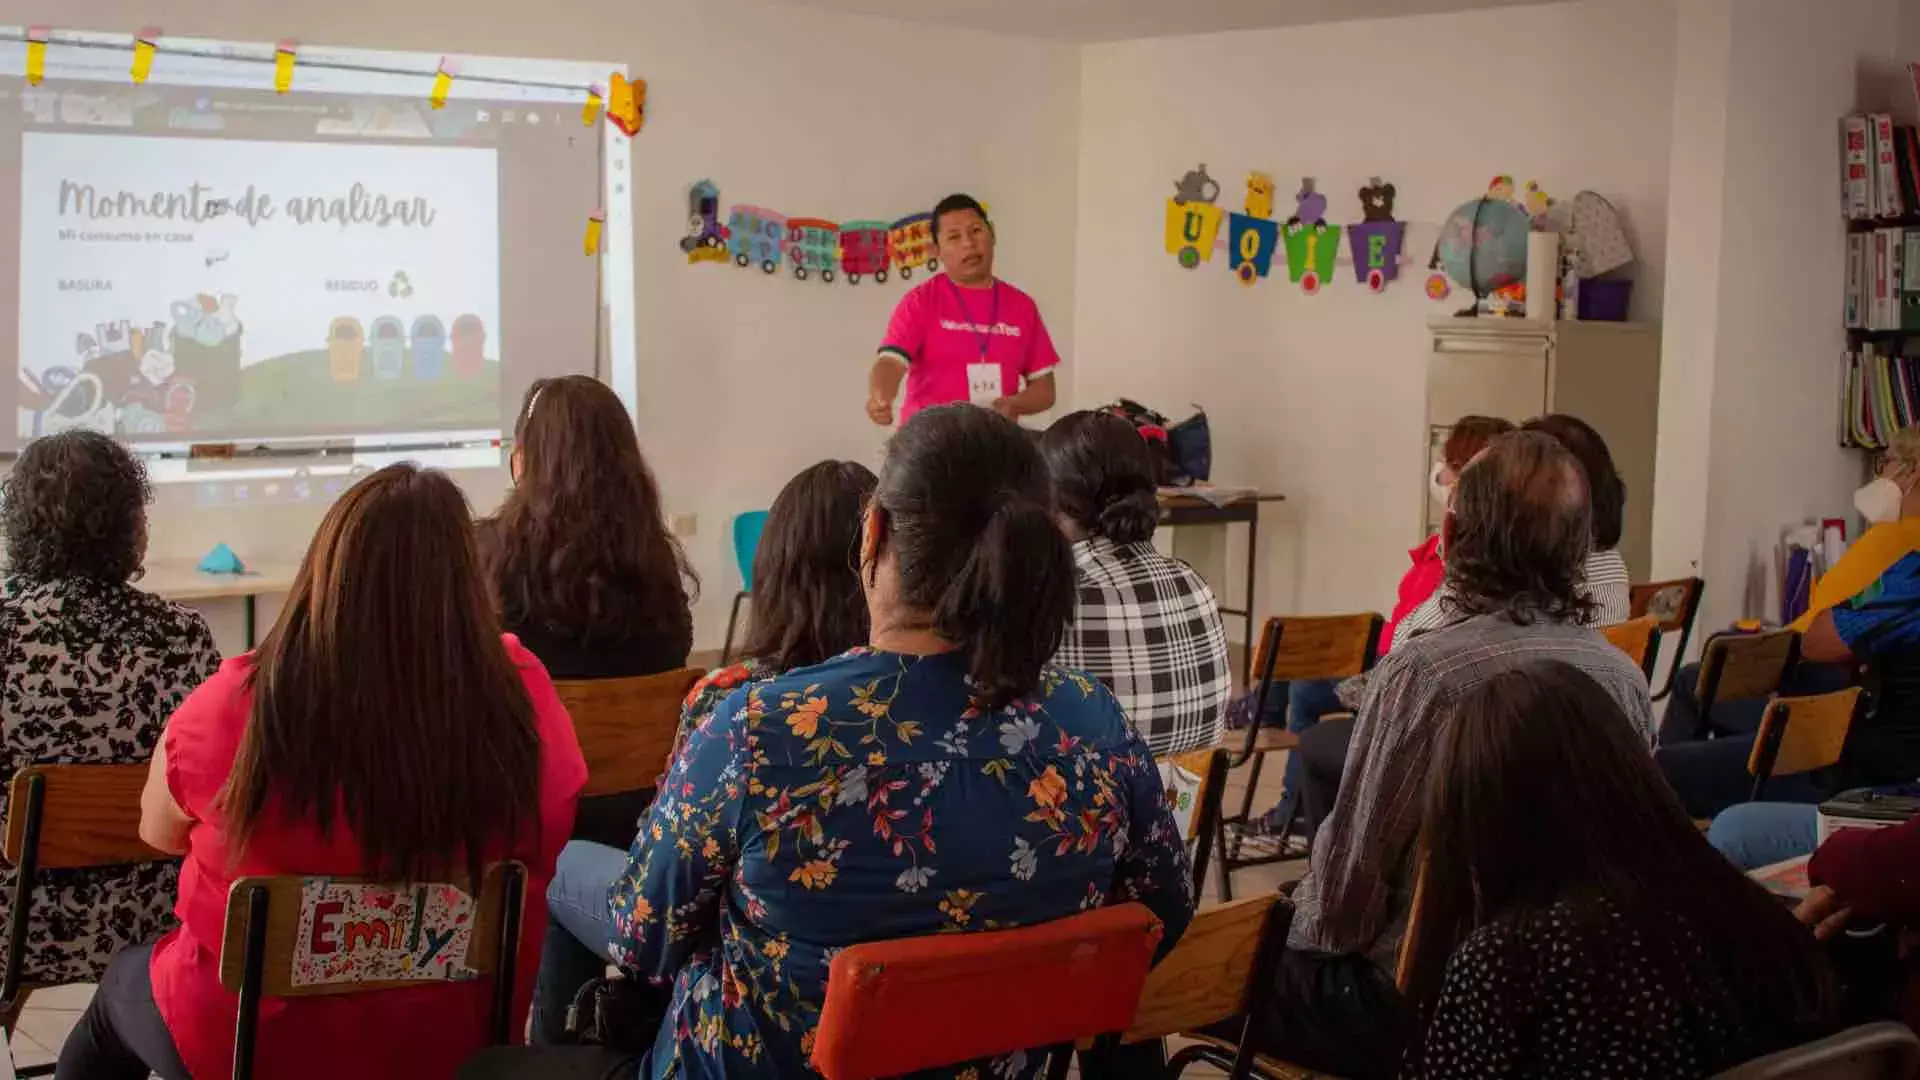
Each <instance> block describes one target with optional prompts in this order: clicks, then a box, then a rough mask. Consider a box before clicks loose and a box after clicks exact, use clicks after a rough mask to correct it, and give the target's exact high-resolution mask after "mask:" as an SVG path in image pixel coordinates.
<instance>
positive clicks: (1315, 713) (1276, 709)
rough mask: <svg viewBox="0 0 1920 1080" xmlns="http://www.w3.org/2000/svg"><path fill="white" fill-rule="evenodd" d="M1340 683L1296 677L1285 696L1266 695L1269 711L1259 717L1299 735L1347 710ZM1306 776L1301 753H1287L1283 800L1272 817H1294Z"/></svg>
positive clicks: (1264, 724)
mask: <svg viewBox="0 0 1920 1080" xmlns="http://www.w3.org/2000/svg"><path fill="white" fill-rule="evenodd" d="M1338 685H1340V680H1339V679H1296V680H1294V681H1293V682H1291V683H1288V684H1287V693H1286V696H1285V698H1284V699H1282V697H1281V696H1280V695H1279V694H1272V695H1270V696H1269V697H1268V698H1267V708H1266V711H1265V712H1264V713H1262V714H1261V716H1260V724H1261V726H1262V727H1279V726H1280V725H1282V724H1285V725H1286V728H1287V730H1288V731H1291V732H1293V733H1294V734H1295V735H1298V734H1300V733H1301V732H1304V731H1306V730H1307V729H1308V728H1311V727H1313V726H1314V725H1315V724H1318V723H1319V722H1320V720H1321V718H1322V717H1324V716H1327V715H1328V714H1330V713H1339V712H1346V711H1347V707H1346V706H1345V705H1342V704H1340V699H1339V698H1337V697H1335V696H1334V693H1333V688H1334V687H1336V686H1338ZM1304 776H1305V772H1304V766H1303V765H1302V764H1301V760H1300V755H1299V754H1297V753H1296V754H1288V755H1287V769H1286V772H1285V773H1284V774H1283V776H1282V782H1281V792H1280V802H1279V803H1278V804H1276V805H1275V806H1274V808H1273V809H1272V810H1269V811H1268V812H1267V816H1268V818H1269V819H1270V820H1272V821H1275V822H1276V823H1277V822H1285V821H1287V820H1288V819H1290V818H1291V817H1292V816H1293V808H1294V805H1295V803H1296V802H1297V801H1298V800H1299V799H1300V798H1301V794H1300V792H1301V788H1300V785H1301V782H1302V777H1304Z"/></svg>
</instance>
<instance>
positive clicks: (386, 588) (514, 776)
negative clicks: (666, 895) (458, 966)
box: [57, 465, 586, 1080]
mask: <svg viewBox="0 0 1920 1080" xmlns="http://www.w3.org/2000/svg"><path fill="white" fill-rule="evenodd" d="M585 782H586V764H585V762H584V761H583V760H582V759H581V756H580V746H579V743H578V742H577V741H576V740H575V738H574V733H573V725H572V722H571V721H570V720H569V719H568V717H567V713H566V710H565V709H564V708H563V707H562V706H561V704H560V701H559V698H558V697H557V696H556V695H555V694H554V690H553V684H552V682H551V681H550V680H549V679H548V678H547V673H546V669H545V668H543V667H541V665H540V662H539V661H538V660H536V659H534V657H533V655H532V654H531V653H529V652H527V651H526V650H525V649H523V648H522V647H521V646H520V643H519V642H518V641H517V640H515V639H514V638H513V637H512V636H511V635H502V634H500V632H499V624H498V622H497V621H496V620H495V618H494V615H493V612H492V610H491V608H490V607H489V605H488V601H487V592H486V588H485V586H484V585H483V584H482V581H481V577H480V574H479V572H478V570H477V568H476V561H475V556H474V548H473V536H472V529H471V526H470V524H469V514H468V510H467V504H466V500H465V499H464V498H462V497H461V494H460V491H459V489H458V488H456V487H455V486H454V484H453V482H452V481H451V480H448V479H447V478H446V477H445V476H444V475H442V474H440V473H436V472H427V471H423V470H420V469H417V468H415V467H413V466H411V465H394V466H390V467H388V468H385V469H382V470H380V471H379V472H376V473H374V474H373V475H371V476H369V477H367V478H366V479H365V480H363V481H361V482H360V483H359V484H356V485H355V486H354V487H353V488H352V489H351V490H349V491H348V492H347V493H346V494H345V495H344V496H342V497H341V499H340V501H339V502H338V503H336V504H335V505H334V506H333V508H332V509H331V510H329V511H328V512H327V516H326V518H325V520H323V521H322V522H321V524H320V530H319V532H318V534H317V535H316V536H315V537H314V540H313V545H312V547H310V548H309V549H308V551H307V556H306V559H305V561H304V562H303V563H302V564H301V567H300V572H299V574H298V576H297V577H296V578H295V579H294V584H293V589H292V591H291V592H290V593H289V595H288V597H287V604H286V607H285V608H283V609H282V611H281V614H280V619H279V622H278V623H276V624H275V626H274V628H273V630H272V632H271V633H269V634H268V635H267V639H266V641H265V642H263V643H262V644H261V646H260V648H259V651H258V652H257V653H249V654H247V655H244V656H239V657H235V658H234V659H231V660H228V661H227V662H226V663H225V664H223V665H222V666H221V668H220V670H219V672H218V673H217V674H216V675H214V677H213V678H211V679H209V680H208V681H207V682H205V683H203V684H201V686H200V688H199V689H197V690H195V691H194V693H193V695H192V696H191V697H189V698H188V699H187V701H186V702H185V703H184V704H183V705H181V706H180V709H179V711H177V712H175V713H174V714H173V718H172V720H170V721H169V722H168V724H167V730H166V734H165V735H164V736H163V737H162V739H161V743H160V747H159V749H158V750H157V751H156V752H155V754H154V756H153V764H152V767H151V769H150V771H149V776H148V780H147V787H146V791H145V793H144V794H143V795H142V797H141V821H140V835H141V836H142V837H143V838H144V839H145V840H146V841H147V842H148V843H149V844H152V845H153V846H154V847H156V848H159V849H160V850H162V851H166V852H171V853H175V854H180V855H184V856H186V859H185V863H184V866H183V867H182V869H181V871H180V896H179V902H178V903H177V904H176V905H175V913H176V914H177V915H178V916H179V919H180V923H181V925H180V928H179V929H177V930H175V931H173V932H172V933H170V934H168V935H166V936H165V937H163V938H161V939H160V940H159V941H158V942H157V943H155V944H154V945H152V946H150V947H143V948H138V949H129V950H128V951H126V952H124V953H121V954H120V955H119V956H118V957H116V958H115V959H114V961H113V963H112V964H111V965H110V966H109V967H108V969H107V973H106V974H105V975H104V976H103V977H102V979H101V981H100V989H99V991H98V992H97V993H96V994H95V996H94V999H93V1002H92V1004H91V1005H89V1006H88V1008H87V1012H86V1015H85V1016H83V1017H82V1018H81V1021H80V1023H79V1025H78V1026H77V1027H75V1029H74V1031H73V1034H72V1035H71V1036H70V1037H69V1038H68V1040H67V1044H66V1046H65V1048H64V1049H63V1050H62V1051H61V1053H60V1063H59V1071H58V1073H57V1075H58V1076H60V1077H73V1078H80V1077H86V1078H88V1080H114V1078H119V1077H127V1078H128V1080H135V1078H141V1080H144V1078H145V1077H146V1076H147V1074H148V1070H149V1069H151V1070H154V1071H157V1072H159V1073H160V1075H161V1076H163V1077H168V1078H173V1077H186V1076H190V1075H191V1076H202V1077H205V1076H218V1075H223V1074H225V1073H226V1072H228V1071H229V1070H230V1068H231V1060H232V1054H233V1033H234V1017H235V1011H236V997H235V995H234V994H232V993H229V992H228V991H226V990H224V989H222V987H221V986H220V971H219V967H220V948H221V941H222V937H223V926H224V923H225V919H226V907H227V890H228V888H229V886H230V885H231V884H232V882H233V881H234V879H236V878H239V877H242V876H245V875H250V874H312V875H365V876H368V877H372V878H374V879H375V880H378V881H386V882H403V881H416V882H435V881H440V882H444V881H452V882H463V881H471V880H474V879H475V878H476V877H477V870H478V868H479V867H480V866H482V865H483V864H485V863H487V862H491V861H494V860H499V859H508V858H511V859H519V860H521V861H522V862H524V863H525V864H526V866H527V870H528V875H529V880H528V895H529V896H539V895H541V894H542V893H544V892H545V890H546V887H547V882H548V880H549V879H550V878H551V877H552V876H553V865H554V859H555V857H556V856H557V855H558V853H559V850H560V848H561V846H562V845H563V844H565V843H566V839H567V835H568V833H569V832H570V831H571V830H572V828H573V814H574V804H575V802H576V800H577V799H578V797H579V793H580V789H581V787H582V786H583V785H584V784H585ZM545 927H546V909H545V906H544V905H541V904H530V905H528V906H527V908H526V916H525V922H524V923H523V925H522V929H521V940H520V963H519V968H518V980H517V981H518V984H519V985H518V986H517V987H516V994H515V1010H514V1020H513V1022H512V1030H515V1031H518V1030H519V1029H520V1026H521V1024H520V1020H521V1019H523V1018H524V1017H525V1016H526V1011H527V1004H528V999H529V995H530V993H531V989H532V983H533V976H534V970H535V968H536V966H537V963H538V958H539V942H540V938H541V934H542V933H543V932H544V930H545ZM316 936H317V935H316ZM365 944H366V943H365V942H363V947H365ZM490 992H491V987H490V986H489V985H488V983H487V981H486V980H484V979H482V980H474V981H471V982H457V983H449V984H447V985H444V986H429V987H420V988H409V989H401V990H383V991H376V992H372V993H364V994H352V995H343V996H325V997H300V998H282V999H270V1000H267V1001H265V1002H263V1003H262V1005H261V1010H260V1041H259V1048H258V1053H257V1055H256V1069H255V1071H256V1074H257V1075H260V1076H271V1077H274V1078H276V1080H299V1078H302V1077H314V1078H319V1077H328V1078H332V1077H342V1076H352V1077H356V1078H377V1077H395V1078H399V1077H434V1076H442V1077H444V1076H451V1075H452V1074H453V1071H454V1069H455V1067H456V1066H457V1065H458V1064H459V1062H460V1061H461V1060H462V1059H463V1058H465V1057H468V1056H469V1055H471V1054H472V1053H473V1052H474V1051H475V1050H477V1049H478V1048H479V1047H480V1046H481V1044H482V1042H483V1040H484V1038H485V1030H486V1016H487V1011H488V1003H489V997H490Z"/></svg>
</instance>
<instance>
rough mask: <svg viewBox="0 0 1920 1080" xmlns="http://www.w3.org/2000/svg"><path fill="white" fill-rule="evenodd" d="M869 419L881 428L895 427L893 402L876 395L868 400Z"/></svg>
mask: <svg viewBox="0 0 1920 1080" xmlns="http://www.w3.org/2000/svg"><path fill="white" fill-rule="evenodd" d="M867 419H869V420H871V421H873V422H874V423H876V424H878V425H880V426H881V427H892V426H893V402H891V401H888V400H887V399H886V398H883V397H881V396H880V395H879V394H874V395H872V396H870V397H868V398H867Z"/></svg>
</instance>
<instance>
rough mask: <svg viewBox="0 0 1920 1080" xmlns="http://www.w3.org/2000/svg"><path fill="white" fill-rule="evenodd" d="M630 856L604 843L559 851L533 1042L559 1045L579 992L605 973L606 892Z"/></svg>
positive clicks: (609, 926) (575, 844) (577, 843)
mask: <svg viewBox="0 0 1920 1080" xmlns="http://www.w3.org/2000/svg"><path fill="white" fill-rule="evenodd" d="M626 870H627V854H626V852H624V851H619V850H616V849H614V848H610V847H607V846H606V845H604V844H595V843H592V842H591V841H586V840H574V841H571V842H569V843H568V844H567V846H566V847H565V848H562V849H561V851H560V859H559V862H558V863H557V864H556V865H555V866H554V870H553V883H552V884H551V885H549V886H547V915H548V916H549V918H548V922H547V936H546V937H545V938H543V939H542V940H541V943H540V971H539V974H538V975H536V976H535V977H534V982H533V1041H534V1042H535V1043H554V1042H559V1041H561V1039H562V1037H563V1036H564V1035H565V1033H566V1029H567V1009H568V1007H569V1006H571V1005H572V1004H573V999H574V997H575V996H576V995H577V994H579V993H580V988H581V987H583V986H585V985H587V983H589V982H592V981H593V980H594V979H597V978H599V977H600V976H601V975H603V974H605V973H606V970H607V965H608V964H609V963H611V962H612V961H611V960H610V959H609V958H608V956H607V942H608V940H609V939H610V938H612V936H613V915H612V913H611V911H610V910H609V909H608V907H607V891H608V890H609V889H610V888H612V886H613V883H614V881H615V880H616V879H618V878H619V877H620V875H622V874H624V873H626Z"/></svg>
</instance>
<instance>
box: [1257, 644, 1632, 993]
mask: <svg viewBox="0 0 1920 1080" xmlns="http://www.w3.org/2000/svg"><path fill="white" fill-rule="evenodd" d="M1539 661H1558V662H1560V663H1565V664H1571V665H1572V666H1573V667H1575V668H1578V669H1579V670H1581V671H1582V672H1585V673H1586V674H1587V675H1588V676H1589V677H1591V678H1592V679H1593V680H1594V681H1595V682H1598V683H1599V684H1600V686H1601V688H1602V689H1603V690H1605V691H1606V692H1607V694H1608V696H1609V697H1612V698H1613V700H1614V701H1615V702H1616V703H1617V704H1618V705H1619V706H1620V708H1621V710H1622V711H1624V712H1625V713H1626V715H1627V717H1628V719H1630V720H1631V721H1632V722H1633V724H1634V726H1635V729H1636V731H1635V734H1637V735H1639V737H1640V738H1641V739H1642V740H1643V741H1644V742H1645V743H1646V744H1647V746H1648V749H1649V751H1651V749H1652V746H1653V740H1654V732H1655V724H1654V719H1653V705H1652V703H1651V702H1650V701H1649V700H1648V699H1647V678H1646V676H1645V675H1644V674H1642V673H1641V671H1640V668H1639V667H1638V666H1637V665H1635V664H1634V662H1633V661H1631V660H1629V659H1628V658H1627V654H1626V653H1624V652H1621V651H1620V650H1619V649H1618V648H1616V647H1615V646H1614V645H1612V644H1611V643H1609V642H1608V641H1607V639H1606V638H1604V637H1601V636H1600V635H1599V634H1598V633H1596V632H1594V631H1593V630H1591V629H1587V628H1585V627H1579V626H1569V625H1565V624H1561V623H1547V622H1537V623H1534V624H1532V625H1530V626H1521V625H1519V624H1517V623H1515V622H1513V621H1512V620H1511V619H1509V618H1507V617H1506V616H1505V615H1502V614H1494V615H1478V616H1474V617H1472V618H1469V619H1466V620H1464V621H1462V622H1458V623H1455V624H1453V625H1451V626H1446V627H1443V628H1441V629H1439V630H1435V631H1433V632H1432V633H1428V634H1422V635H1421V636H1420V637H1419V638H1417V639H1415V640H1413V641H1409V642H1407V644H1406V645H1405V647H1403V648H1395V649H1394V650H1393V651H1392V652H1391V653H1388V654H1387V655H1386V657H1385V658H1384V659H1382V660H1381V661H1380V666H1379V667H1376V668H1374V670H1373V675H1372V678H1371V679H1370V680H1369V681H1368V685H1367V693H1366V698H1365V700H1364V701H1363V702H1362V703H1361V706H1360V712H1359V715H1358V716H1357V717H1356V718H1355V719H1354V728H1353V741H1352V743H1351V744H1350V746H1349V748H1348V750H1347V764H1346V769H1345V771H1344V772H1343V773H1342V774H1341V778H1340V794H1339V797H1338V798H1337V799H1336V800H1335V801H1334V806H1333V812H1332V813H1331V814H1330V815H1328V817H1327V820H1326V822H1325V823H1324V824H1322V826H1321V827H1320V829H1319V831H1318V832H1317V833H1315V835H1314V839H1313V857H1312V861H1311V862H1310V863H1309V864H1308V869H1307V875H1306V877H1304V878H1303V879H1301V882H1300V886H1299V888H1297V889H1296V890H1294V893H1293V905H1294V914H1293V928H1292V930H1291V932H1290V933H1289V934H1288V937H1287V944H1288V945H1289V946H1291V947H1293V948H1296V949H1310V950H1314V951H1317V952H1343V953H1365V954H1367V955H1369V956H1371V957H1372V958H1373V960H1374V961H1375V962H1376V963H1378V964H1380V965H1381V966H1382V967H1383V968H1385V969H1387V970H1389V971H1391V970H1392V969H1393V962H1394V954H1395V952H1397V951H1398V949H1399V947H1400V937H1401V934H1402V933H1403V932H1404V931H1405V924H1406V916H1407V907H1408V905H1409V903H1410V902H1411V900H1412V892H1413V881H1412V877H1413V875H1412V873H1411V868H1412V862H1413V852H1414V840H1415V838H1416V837H1417V836H1418V834H1419V831H1420V803H1421V797H1422V794H1423V792H1424V789H1425V787H1426V769H1427V759H1428V758H1429V756H1430V755H1431V754H1432V752H1433V748H1434V747H1433V743H1434V737H1435V736H1436V735H1437V734H1439V728H1440V722H1441V719H1442V717H1444V716H1445V715H1446V713H1447V710H1448V709H1449V708H1450V707H1451V706H1452V704H1453V702H1454V701H1455V700H1457V699H1458V698H1459V697H1460V696H1462V695H1463V694H1466V693H1467V692H1469V691H1471V690H1473V689H1474V688H1475V687H1477V686H1479V685H1480V684H1481V683H1484V682H1486V681H1487V680H1488V679H1491V678H1493V677H1494V676H1496V675H1500V674H1503V673H1505V672H1508V671H1511V670H1513V669H1514V668H1517V667H1521V666H1522V665H1525V664H1530V663H1536V662H1539ZM1333 911H1354V912H1357V917H1356V918H1357V925H1358V926H1359V928H1360V929H1359V932H1358V933H1354V934H1349V935H1347V936H1346V937H1345V938H1341V937H1339V936H1337V935H1335V934H1333V933H1332V932H1331V931H1330V930H1329V929H1328V927H1327V926H1326V924H1325V915H1326V913H1328V912H1333Z"/></svg>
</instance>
